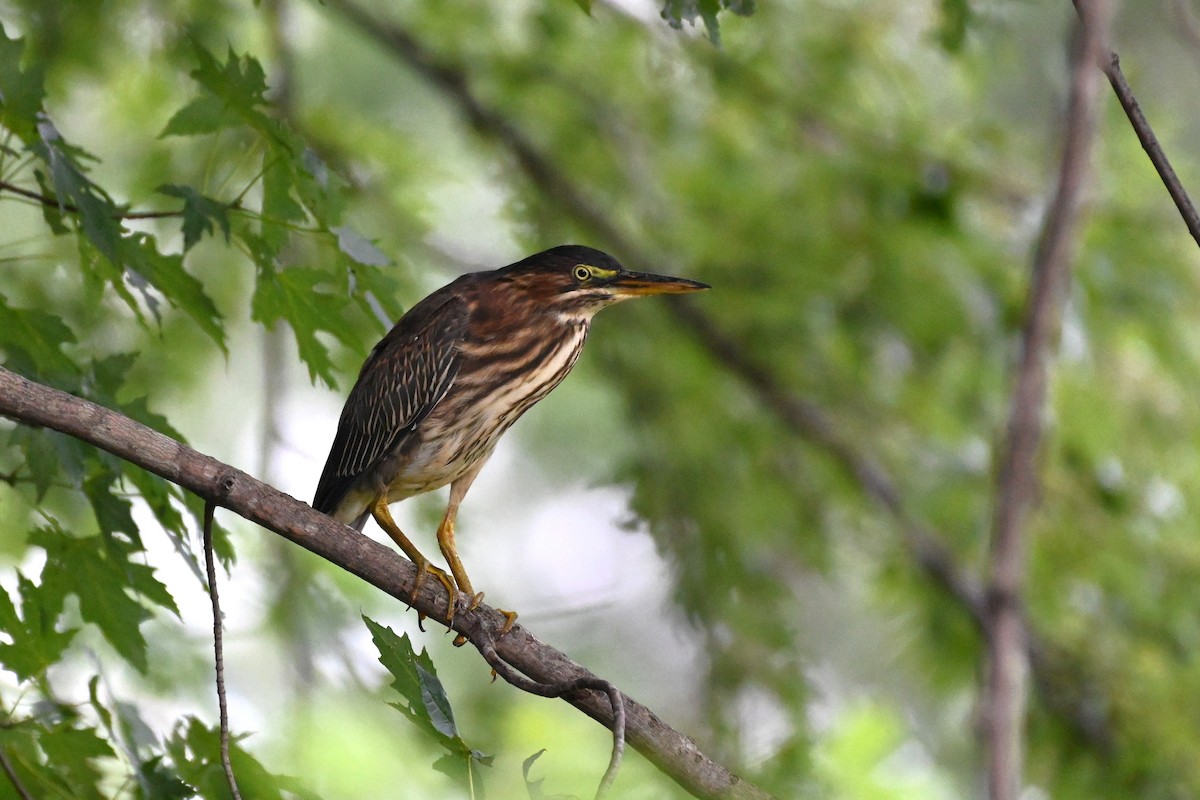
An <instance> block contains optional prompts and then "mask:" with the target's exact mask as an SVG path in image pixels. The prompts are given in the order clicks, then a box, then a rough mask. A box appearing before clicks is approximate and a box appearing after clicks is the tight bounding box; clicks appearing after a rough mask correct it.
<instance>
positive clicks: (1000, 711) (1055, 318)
mask: <svg viewBox="0 0 1200 800" xmlns="http://www.w3.org/2000/svg"><path fill="white" fill-rule="evenodd" d="M1080 10H1081V13H1082V33H1081V34H1080V35H1079V37H1078V39H1079V40H1078V41H1077V42H1076V48H1075V52H1074V54H1073V61H1072V70H1071V88H1070V95H1069V98H1068V104H1067V111H1066V132H1065V140H1064V143H1063V155H1062V162H1061V164H1060V166H1059V172H1058V182H1057V186H1056V188H1055V194H1054V198H1053V201H1052V202H1051V204H1050V207H1049V208H1048V209H1047V210H1046V216H1045V219H1044V221H1043V227H1042V235H1041V238H1040V240H1039V242H1038V246H1037V249H1036V251H1035V252H1034V255H1033V276H1032V280H1031V281H1030V288H1029V303H1028V309H1027V312H1026V318H1025V327H1024V329H1023V331H1022V336H1021V361H1020V365H1019V367H1018V371H1017V379H1016V386H1015V387H1014V389H1013V395H1012V402H1011V407H1010V410H1009V419H1008V426H1007V432H1006V435H1005V441H1004V448H1003V453H1002V457H1001V462H1000V468H999V471H998V476H997V489H996V504H995V509H994V514H993V519H992V538H991V546H990V552H989V576H988V587H987V601H988V642H987V644H988V651H987V658H988V662H987V667H988V668H987V676H986V681H985V685H984V693H983V700H982V707H983V714H982V716H983V734H984V744H985V747H986V760H987V765H986V766H987V780H988V791H989V796H990V797H991V798H992V800H1016V798H1017V797H1018V796H1019V795H1020V793H1021V784H1022V765H1021V762H1022V752H1023V730H1022V729H1023V725H1024V719H1025V705H1026V697H1025V696H1026V693H1027V690H1028V672H1029V644H1028V639H1027V634H1026V625H1025V617H1024V614H1023V612H1022V604H1023V603H1022V600H1023V591H1024V586H1025V579H1026V571H1027V561H1028V558H1027V555H1026V551H1027V548H1028V542H1027V540H1028V536H1027V533H1026V530H1025V520H1026V518H1027V516H1028V512H1029V510H1030V508H1031V507H1032V505H1033V500H1034V497H1035V495H1036V493H1037V488H1038V479H1037V457H1038V452H1039V449H1040V444H1041V438H1042V418H1043V415H1044V413H1045V406H1046V384H1047V376H1048V366H1047V362H1048V360H1049V358H1050V352H1051V348H1052V347H1053V345H1054V343H1055V342H1056V341H1057V339H1058V334H1059V330H1060V328H1061V322H1062V307H1063V304H1064V302H1065V298H1066V290H1067V287H1068V285H1069V283H1070V275H1071V266H1072V261H1073V259H1074V251H1075V247H1076V238H1077V237H1076V231H1077V229H1078V221H1079V215H1080V206H1081V205H1082V198H1083V187H1084V184H1085V182H1086V179H1087V175H1088V171H1089V169H1090V161H1091V151H1092V144H1093V141H1094V139H1095V133H1096V128H1097V118H1098V111H1097V107H1098V102H1097V95H1098V94H1099V80H1098V79H1099V76H1098V75H1097V66H1098V64H1099V59H1100V55H1101V53H1102V52H1103V46H1104V42H1105V41H1107V35H1106V23H1107V13H1108V9H1107V2H1106V0H1082V2H1081V4H1080Z"/></svg>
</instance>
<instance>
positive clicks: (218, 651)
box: [204, 500, 242, 800]
mask: <svg viewBox="0 0 1200 800" xmlns="http://www.w3.org/2000/svg"><path fill="white" fill-rule="evenodd" d="M215 510H216V506H215V505H214V504H213V502H212V500H205V501H204V568H205V570H207V572H208V596H209V598H210V599H211V600H212V612H213V656H214V658H213V661H214V663H215V665H216V671H217V708H218V709H219V713H220V718H221V769H223V770H224V771H225V780H226V782H227V783H228V784H229V793H230V794H232V795H233V797H234V800H242V795H241V793H240V792H239V791H238V784H237V778H236V777H235V776H234V774H233V762H232V761H230V759H229V707H228V704H227V703H226V700H225V648H224V644H223V642H224V639H225V637H224V634H223V633H222V628H223V627H224V626H223V625H222V620H221V599H220V595H219V594H218V593H217V567H216V564H215V563H214V561H215V560H214V558H213V541H212V526H213V512H214V511H215Z"/></svg>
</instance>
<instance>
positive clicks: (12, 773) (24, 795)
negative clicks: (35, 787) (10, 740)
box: [0, 749, 34, 800]
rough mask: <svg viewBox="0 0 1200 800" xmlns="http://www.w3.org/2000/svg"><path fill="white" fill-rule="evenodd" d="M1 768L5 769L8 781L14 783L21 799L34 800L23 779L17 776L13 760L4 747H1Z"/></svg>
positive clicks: (13, 785) (14, 788)
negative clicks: (9, 757)
mask: <svg viewBox="0 0 1200 800" xmlns="http://www.w3.org/2000/svg"><path fill="white" fill-rule="evenodd" d="M0 769H3V770H4V774H5V775H7V776H8V782H9V783H11V784H12V787H13V791H15V792H16V793H17V796H19V797H20V798H21V800H34V797H33V795H31V794H30V793H29V790H27V789H26V788H25V785H24V784H22V783H21V779H20V778H19V777H17V771H16V770H15V769H13V765H12V762H11V761H9V760H8V752H7V751H6V750H3V749H0Z"/></svg>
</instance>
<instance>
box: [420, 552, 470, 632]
mask: <svg viewBox="0 0 1200 800" xmlns="http://www.w3.org/2000/svg"><path fill="white" fill-rule="evenodd" d="M430 575H432V576H433V577H435V578H437V579H438V582H439V583H441V584H442V586H445V587H446V625H447V626H450V625H453V624H454V609H455V607H456V606H457V604H458V603H457V599H458V587H457V586H455V585H454V579H453V578H451V577H450V575H449V573H447V572H446V571H445V570H444V569H440V568H438V567H435V566H434V565H433V564H430V563H429V562H428V561H426V560H424V559H422V560H421V561H420V563H418V564H417V579H416V581H414V583H413V590H412V594H411V595H409V597H408V604H409V605H413V604H415V603H416V601H417V595H418V594H420V593H421V587H422V586H424V585H425V580H426V578H427V577H428V576H430ZM422 616H424V615H422V614H420V613H419V612H418V619H417V624H418V625H420V618H421V617H422Z"/></svg>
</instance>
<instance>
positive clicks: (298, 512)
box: [0, 367, 769, 799]
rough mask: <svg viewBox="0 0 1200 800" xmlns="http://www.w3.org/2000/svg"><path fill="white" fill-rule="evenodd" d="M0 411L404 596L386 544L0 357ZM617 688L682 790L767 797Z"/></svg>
mask: <svg viewBox="0 0 1200 800" xmlns="http://www.w3.org/2000/svg"><path fill="white" fill-rule="evenodd" d="M0 415H3V416H6V417H9V418H11V419H13V420H15V421H17V422H20V423H22V424H25V425H32V426H41V427H46V428H51V429H53V430H56V431H60V432H62V433H65V434H67V435H69V436H73V437H75V438H76V439H79V440H81V441H84V442H87V443H88V444H91V445H93V446H95V447H98V448H100V449H102V450H105V451H107V452H109V453H112V454H113V455H115V456H117V457H119V458H122V459H124V460H126V461H129V462H130V463H133V464H136V465H137V466H139V467H142V468H143V469H146V470H149V471H150V472H153V473H155V474H156V475H159V476H161V477H163V478H166V479H167V480H169V481H171V482H172V483H175V484H178V485H179V486H180V487H182V488H184V489H187V490H188V491H190V492H193V493H194V494H196V495H199V496H200V497H202V498H203V499H205V500H207V501H211V502H213V503H215V504H216V505H219V506H222V507H224V508H228V509H230V510H231V511H234V512H235V513H237V514H239V515H241V516H243V517H245V518H246V519H248V520H250V521H252V522H255V523H257V524H258V525H261V526H262V527H264V528H266V529H268V530H270V531H273V532H274V533H277V534H279V535H280V536H283V537H284V538H286V539H288V540H290V541H292V542H293V543H295V544H298V545H300V546H301V547H303V548H305V549H306V550H308V551H310V552H312V553H315V554H316V555H318V556H320V557H321V558H324V559H326V560H327V561H331V562H333V563H334V564H337V565H338V566H339V567H341V568H342V569H344V570H346V571H347V572H350V573H351V574H353V575H357V576H358V577H359V578H362V579H363V580H365V581H366V582H368V583H370V584H371V585H372V586H375V587H376V588H378V589H380V590H382V591H384V592H386V593H387V594H389V595H391V596H392V597H395V598H397V599H399V600H402V601H404V602H406V603H407V602H408V601H409V598H410V594H411V592H412V589H413V585H414V579H415V568H414V567H413V565H412V563H411V562H409V561H408V560H406V559H404V558H403V557H401V556H400V554H398V553H396V552H395V551H394V550H392V549H390V548H388V547H386V546H384V545H382V544H379V543H378V542H375V541H373V540H371V539H369V538H367V537H366V536H363V535H362V534H359V533H357V532H355V531H354V530H353V529H351V528H348V527H347V526H345V525H342V524H341V523H339V522H336V521H334V520H333V519H331V518H329V517H327V516H325V515H324V514H321V513H319V512H317V511H314V510H313V509H312V508H311V507H309V506H308V505H307V504H305V503H301V502H300V501H298V500H296V499H295V498H292V497H289V496H288V495H286V494H284V493H283V492H280V491H279V490H277V489H274V488H272V487H270V486H268V485H266V484H264V483H261V482H259V481H257V480H255V479H254V478H252V477H250V476H249V475H247V474H246V473H244V472H242V471H241V470H238V469H235V468H233V467H231V466H228V465H226V464H223V463H221V462H220V461H217V460H216V459H214V458H211V457H209V456H206V455H203V454H201V453H198V452H196V451H195V450H193V449H191V448H190V447H188V446H186V445H184V444H182V443H180V442H177V441H175V440H174V439H171V438H170V437H168V436H164V435H163V434H161V433H158V432H157V431H154V430H152V429H150V428H147V427H146V426H144V425H142V424H140V423H138V422H135V421H134V420H132V419H129V418H128V417H125V416H123V415H121V414H118V413H116V412H114V411H111V410H109V409H107V408H104V407H103V406H99V405H96V404H95V403H92V402H90V401H88V400H83V399H80V398H78V397H74V396H73V395H69V394H66V393H65V392H60V391H58V390H57V389H51V388H50V387H47V386H43V385H41V384H38V383H35V382H33V381H30V380H28V379H26V378H23V377H21V376H20V375H17V374H15V373H13V372H10V371H9V370H6V369H4V368H3V367H0ZM413 606H414V607H415V608H416V609H417V610H418V611H421V612H423V613H424V614H426V615H427V616H428V617H429V618H430V619H435V620H436V619H440V618H442V617H444V616H445V609H446V593H445V590H444V589H443V588H442V586H441V584H440V583H438V582H437V581H425V582H424V585H423V586H422V589H421V592H420V593H419V594H418V595H417V596H416V597H415V598H413ZM503 623H504V617H503V616H502V615H501V614H500V613H499V612H497V611H496V610H495V609H493V608H491V607H489V606H486V605H481V606H480V607H479V608H478V609H477V610H475V611H473V612H469V611H463V610H460V612H459V614H458V615H457V616H456V618H455V622H454V630H456V631H458V632H459V633H462V634H464V635H465V636H467V638H468V639H470V640H471V641H472V642H481V641H487V640H488V639H489V638H494V637H495V635H496V634H497V633H498V632H499V630H500V628H501V626H502V625H503ZM494 641H495V650H496V653H497V654H498V655H499V656H500V657H501V658H502V659H503V660H504V661H505V662H507V663H508V664H510V665H512V666H513V667H515V668H516V669H517V670H519V671H520V672H522V673H524V674H525V675H527V676H529V677H530V678H532V679H533V680H534V681H537V682H538V683H541V684H563V683H566V682H569V681H585V682H594V683H591V684H588V685H601V684H603V683H604V682H603V681H602V680H601V679H600V678H598V677H596V676H595V675H593V674H592V673H591V672H589V671H588V670H586V669H584V668H583V667H582V666H580V665H579V664H576V663H575V662H573V661H571V660H570V659H569V658H567V657H566V656H565V655H563V654H562V653H560V652H559V651H558V650H555V649H554V648H552V647H550V646H549V645H546V644H544V643H543V642H541V641H539V640H538V639H537V638H536V637H535V636H534V635H533V634H532V633H530V632H529V631H528V630H526V629H525V628H523V627H522V626H520V625H517V626H515V627H514V628H513V630H512V631H511V632H510V633H508V634H507V635H505V636H503V637H499V638H494ZM580 685H585V684H580ZM621 697H622V701H623V702H622V705H623V707H624V709H625V714H626V721H627V729H626V735H627V739H628V741H629V744H630V745H632V746H633V747H634V749H636V750H637V751H638V752H640V753H641V754H642V755H644V756H645V757H646V758H647V759H649V760H650V761H651V762H652V763H653V764H655V766H657V767H658V768H659V769H661V770H662V771H663V772H664V773H666V774H667V775H668V776H669V777H671V778H672V779H673V780H674V781H676V782H677V783H678V784H679V785H680V786H682V787H683V788H684V789H686V790H687V791H688V792H690V793H691V794H693V795H694V796H696V797H699V798H739V799H741V798H759V799H761V798H767V797H769V795H767V794H766V793H765V792H763V791H762V790H761V789H759V788H757V787H756V786H754V785H753V784H750V783H748V782H746V781H744V780H742V779H741V778H739V777H737V776H736V775H733V774H732V773H730V772H729V770H728V769H726V768H725V767H723V766H722V765H720V764H718V763H717V762H716V761H714V760H712V759H711V758H710V757H709V756H707V755H705V754H704V753H703V752H701V750H700V748H699V747H698V746H697V745H696V743H695V742H694V741H692V740H691V739H690V738H688V737H687V736H685V735H683V734H682V733H679V732H678V731H676V730H674V729H672V728H671V727H669V726H668V725H666V724H665V723H663V722H662V720H660V719H659V718H658V717H657V716H655V714H654V713H653V712H652V711H650V709H648V708H646V707H645V706H643V705H642V704H640V703H638V702H636V701H635V700H632V699H631V698H629V697H628V696H625V695H622V696H621ZM563 699H565V700H566V701H567V702H568V703H570V704H571V705H573V706H575V707H576V708H578V709H579V710H581V711H583V712H584V713H585V714H587V715H588V716H590V717H592V718H593V719H595V720H597V721H598V722H600V723H601V724H602V725H604V726H605V727H607V728H609V729H611V728H612V726H613V714H612V705H611V704H610V701H609V698H608V696H607V694H605V693H604V692H596V691H588V690H584V691H578V692H572V693H569V694H566V695H564V697H563Z"/></svg>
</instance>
